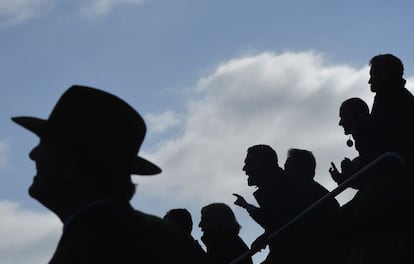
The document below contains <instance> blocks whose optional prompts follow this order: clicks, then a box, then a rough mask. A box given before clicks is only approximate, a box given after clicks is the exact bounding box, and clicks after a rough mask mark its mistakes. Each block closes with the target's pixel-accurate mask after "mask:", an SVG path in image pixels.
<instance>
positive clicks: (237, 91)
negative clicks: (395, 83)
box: [139, 52, 372, 201]
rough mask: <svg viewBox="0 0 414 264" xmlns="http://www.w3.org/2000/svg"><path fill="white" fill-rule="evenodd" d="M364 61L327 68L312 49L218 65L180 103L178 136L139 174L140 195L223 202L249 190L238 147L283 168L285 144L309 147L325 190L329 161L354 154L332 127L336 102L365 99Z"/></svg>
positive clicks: (331, 185) (167, 141)
mask: <svg viewBox="0 0 414 264" xmlns="http://www.w3.org/2000/svg"><path fill="white" fill-rule="evenodd" d="M367 80H368V66H367V67H363V68H361V69H355V68H352V67H350V66H347V65H328V64H327V63H326V62H325V60H324V57H323V55H322V54H318V53H314V52H296V53H295V52H285V53H281V54H276V53H272V52H264V53H261V54H257V55H250V56H245V57H242V58H236V59H233V60H230V61H226V62H223V63H222V64H221V65H219V66H218V67H217V68H216V69H215V70H214V72H212V73H211V74H210V75H209V76H206V77H205V78H203V79H201V80H200V81H199V82H198V83H197V85H195V87H194V90H195V91H196V92H197V93H198V94H197V98H201V99H197V100H189V101H188V102H187V112H186V113H184V116H185V117H184V121H183V124H182V126H183V127H182V131H183V133H182V135H181V136H179V137H178V138H173V139H165V140H164V141H163V142H161V143H160V145H159V148H158V149H157V151H156V152H155V153H151V154H149V155H146V156H147V157H148V156H149V157H152V158H153V159H154V160H156V161H157V164H160V166H161V167H162V168H163V173H162V174H161V175H159V176H157V177H154V178H152V177H151V178H149V179H140V180H139V181H140V182H141V183H142V184H141V185H142V186H141V188H140V192H145V193H147V194H157V195H158V194H160V195H165V197H170V196H171V195H173V197H175V198H177V199H182V201H200V200H201V201H210V200H213V199H215V200H224V201H229V199H232V198H231V193H233V192H240V191H241V192H247V191H248V192H249V193H251V191H252V190H248V189H247V188H246V178H245V176H244V173H243V172H242V170H241V168H242V166H243V161H244V157H245V154H246V149H247V148H248V147H249V146H251V145H254V144H268V145H271V146H272V147H273V148H275V150H276V151H277V153H278V155H279V160H280V162H279V163H280V165H281V166H283V164H284V160H285V156H286V152H287V150H288V149H289V148H291V147H296V148H304V149H308V150H311V151H313V153H314V155H315V156H316V159H317V162H318V165H317V176H316V178H317V180H318V181H319V182H321V183H322V184H323V185H324V186H326V187H327V188H328V189H332V188H334V187H335V186H336V185H335V183H334V182H333V181H332V180H331V179H330V176H329V173H328V169H329V166H330V161H334V162H336V163H339V162H340V161H341V160H342V158H343V157H344V156H350V157H353V156H354V155H356V153H355V152H354V150H353V149H350V148H347V147H346V145H345V141H346V137H345V136H344V134H343V131H342V128H341V127H339V126H338V120H339V119H338V109H339V105H340V103H341V102H342V101H343V100H345V99H347V98H349V97H352V96H358V97H361V98H363V99H365V100H366V101H367V102H368V104H371V102H372V99H371V98H372V94H370V92H369V87H368V84H367Z"/></svg>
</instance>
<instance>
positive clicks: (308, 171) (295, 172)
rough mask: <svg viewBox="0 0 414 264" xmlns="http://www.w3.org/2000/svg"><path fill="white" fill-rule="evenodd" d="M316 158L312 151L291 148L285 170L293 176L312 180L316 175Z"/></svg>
mask: <svg viewBox="0 0 414 264" xmlns="http://www.w3.org/2000/svg"><path fill="white" fill-rule="evenodd" d="M315 169H316V160H315V157H314V156H313V154H312V152H311V151H308V150H304V149H296V148H291V149H289V150H288V153H287V159H286V162H285V172H286V174H287V175H289V176H291V177H295V178H298V179H303V180H312V179H313V178H314V177H315Z"/></svg>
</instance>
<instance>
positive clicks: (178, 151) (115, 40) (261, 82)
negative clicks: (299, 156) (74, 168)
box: [0, 0, 414, 264]
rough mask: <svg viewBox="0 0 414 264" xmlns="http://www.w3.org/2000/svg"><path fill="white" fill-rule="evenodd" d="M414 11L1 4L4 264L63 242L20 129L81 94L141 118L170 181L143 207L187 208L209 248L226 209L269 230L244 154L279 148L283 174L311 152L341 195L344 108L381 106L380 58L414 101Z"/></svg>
mask: <svg viewBox="0 0 414 264" xmlns="http://www.w3.org/2000/svg"><path fill="white" fill-rule="evenodd" d="M411 2H412V1H408V0H407V1H393V2H390V1H353V0H351V1H322V0H320V1H304V0H296V1H295V0H289V1H266V0H264V1H247V0H238V1H235V0H228V1H226V0H224V1H223V0H220V1H218V0H209V1H198V0H191V1H189V0H169V1H162V0H90V1H80V0H79V1H73V0H60V1H57V0H19V1H16V0H2V1H1V2H0V40H1V41H0V73H1V74H0V76H1V78H0V83H1V86H0V87H1V91H2V96H1V97H0V98H1V99H0V120H1V126H0V214H1V215H2V219H0V260H1V262H2V263H22V264H25V263H32V264H33V263H45V262H46V261H47V260H48V258H49V257H50V255H51V254H52V252H53V250H54V246H55V245H56V242H57V239H58V238H59V235H60V223H59V222H58V220H57V218H56V217H55V216H54V215H52V214H51V213H49V212H48V211H47V210H46V209H44V208H43V207H42V206H40V205H39V204H38V203H37V202H36V201H34V200H32V199H31V198H29V197H28V195H27V188H28V186H29V185H30V184H31V179H32V176H33V175H34V173H35V172H34V170H35V168H34V165H33V163H32V162H31V161H30V160H29V159H28V156H27V155H28V152H29V151H30V150H31V148H32V147H33V146H34V145H35V144H36V143H37V138H36V137H35V136H33V135H32V134H30V133H28V132H27V131H25V130H23V129H21V128H20V127H18V126H16V125H15V124H13V123H12V122H11V121H10V117H12V116H16V115H33V116H37V117H43V118H46V117H47V116H48V114H49V113H50V111H51V109H52V108H53V106H54V104H55V103H56V101H57V99H58V97H59V96H60V95H61V94H62V92H63V91H64V90H66V89H67V88H68V87H69V86H70V85H72V84H83V85H89V86H93V87H97V88H101V89H103V90H106V91H109V92H112V93H114V94H116V95H118V96H120V97H121V98H123V99H124V100H125V101H127V102H128V103H130V104H131V105H132V106H134V107H135V108H136V109H137V110H138V111H139V112H140V113H142V115H143V116H144V118H145V120H146V122H147V126H148V133H147V137H146V140H145V142H144V145H143V146H142V149H141V152H142V155H143V156H145V157H148V158H149V159H151V160H154V162H156V163H158V164H159V165H160V166H161V167H162V168H163V173H162V174H161V175H159V176H156V177H151V178H143V177H136V179H134V180H135V181H136V182H137V183H138V184H139V186H138V190H137V194H136V197H135V198H134V199H133V201H132V203H133V205H134V206H135V207H136V208H138V209H141V210H143V211H145V212H148V213H152V214H156V215H159V216H162V215H163V214H164V213H165V212H166V211H167V210H168V209H170V208H173V207H186V208H189V209H190V210H191V213H192V215H193V218H194V222H195V225H194V232H193V234H194V236H195V237H196V238H199V236H200V233H199V230H198V227H197V224H198V221H199V210H200V209H201V207H202V206H204V205H206V204H208V203H210V202H216V201H221V202H226V203H228V204H230V205H231V206H232V208H233V210H234V211H235V213H236V215H237V217H238V219H239V221H240V223H241V225H242V231H241V236H242V237H243V238H244V239H245V241H246V242H247V243H248V244H250V243H251V242H252V241H253V239H254V238H255V237H257V236H258V235H260V234H261V232H262V230H261V229H260V228H258V227H257V225H256V224H255V223H254V222H253V221H252V220H251V219H250V218H249V216H248V215H247V214H246V213H245V212H244V211H243V210H241V209H240V208H237V207H235V206H234V205H232V202H233V200H234V199H233V197H232V195H231V194H232V193H234V192H237V193H241V194H243V195H245V197H246V199H248V200H249V201H250V202H254V199H253V197H252V196H251V193H252V192H253V191H254V189H252V188H248V187H247V186H246V177H245V175H244V174H243V172H242V171H241V167H242V165H243V159H244V155H245V151H246V149H247V147H248V146H250V145H253V144H258V143H265V144H269V145H271V146H272V147H274V148H275V149H276V151H277V152H278V154H279V159H280V164H281V165H283V162H284V159H285V154H286V151H287V149H288V148H290V147H299V148H305V149H309V150H312V151H313V152H314V154H315V156H316V158H317V161H318V167H317V180H318V181H319V182H321V183H322V184H323V185H324V186H325V187H327V188H328V189H332V188H334V187H335V184H334V182H333V181H332V180H331V179H330V178H329V174H328V173H327V171H328V168H329V163H330V161H331V160H332V161H335V162H336V163H339V162H340V161H341V159H342V158H343V157H344V156H351V157H352V156H353V155H355V153H354V151H353V150H352V149H349V148H347V147H346V145H345V141H346V139H347V138H346V137H345V136H344V135H343V131H342V129H341V128H340V127H339V126H338V125H337V124H338V107H339V104H340V103H341V101H343V100H344V99H346V98H348V97H351V96H359V97H361V98H363V99H365V100H366V101H367V102H368V103H371V102H372V97H373V94H371V93H370V92H369V87H368V85H367V81H368V77H369V75H368V61H369V59H370V58H371V57H372V56H374V55H377V54H379V53H393V54H395V55H397V56H398V57H400V58H401V59H402V60H403V62H404V64H405V77H406V79H407V87H408V88H409V89H410V90H413V88H414V79H413V76H414V52H413V47H414V37H413V36H412V32H411V27H412V25H414V18H413V16H412V10H413V4H412V3H411ZM341 199H343V200H341V201H346V199H348V196H344V198H341ZM287 202H288V201H287ZM263 255H264V253H262V254H258V256H256V257H255V258H256V260H259V259H261V258H263Z"/></svg>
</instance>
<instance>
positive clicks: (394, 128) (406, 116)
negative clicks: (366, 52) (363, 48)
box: [368, 54, 414, 157]
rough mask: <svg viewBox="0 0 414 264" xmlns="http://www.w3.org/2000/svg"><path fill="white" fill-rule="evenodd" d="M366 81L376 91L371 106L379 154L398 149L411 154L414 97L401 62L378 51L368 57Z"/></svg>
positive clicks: (405, 153) (406, 155) (408, 154)
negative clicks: (408, 86)
mask: <svg viewBox="0 0 414 264" xmlns="http://www.w3.org/2000/svg"><path fill="white" fill-rule="evenodd" d="M370 66H371V68H370V72H369V73H370V79H369V81H368V83H369V84H370V86H371V91H372V92H373V93H375V97H374V102H373V105H372V109H371V117H372V120H373V126H374V127H373V129H374V133H375V134H374V135H373V136H374V138H375V139H376V143H377V144H378V145H379V146H380V147H381V149H380V150H379V152H380V153H379V154H382V153H384V152H387V151H393V152H398V153H399V154H401V155H403V156H405V157H409V156H412V155H413V154H414V125H413V120H414V97H413V95H412V94H411V92H410V91H408V90H407V88H405V83H406V81H405V79H404V78H403V74H404V66H403V63H402V62H401V60H400V59H399V58H397V57H396V56H394V55H392V54H380V55H377V56H374V57H373V58H372V59H371V60H370Z"/></svg>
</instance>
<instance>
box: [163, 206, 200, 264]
mask: <svg viewBox="0 0 414 264" xmlns="http://www.w3.org/2000/svg"><path fill="white" fill-rule="evenodd" d="M163 218H164V220H166V221H168V222H170V223H172V224H173V225H175V226H176V227H178V228H179V229H180V230H181V231H183V232H184V234H185V236H186V237H187V238H188V240H189V242H190V244H191V245H192V246H193V248H194V250H193V253H194V259H195V260H197V263H200V264H202V263H206V261H207V255H206V252H205V251H204V249H203V248H202V247H201V245H200V243H199V242H198V240H196V239H194V237H193V236H192V234H191V232H192V230H193V218H192V217H191V214H190V212H189V211H188V210H187V209H185V208H174V209H171V210H169V211H168V212H167V213H166V214H165V215H164V217H163Z"/></svg>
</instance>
